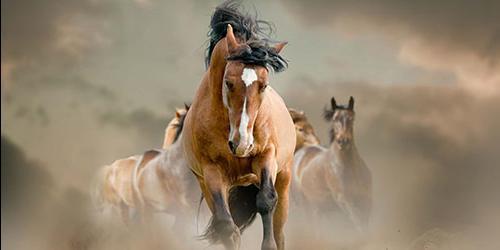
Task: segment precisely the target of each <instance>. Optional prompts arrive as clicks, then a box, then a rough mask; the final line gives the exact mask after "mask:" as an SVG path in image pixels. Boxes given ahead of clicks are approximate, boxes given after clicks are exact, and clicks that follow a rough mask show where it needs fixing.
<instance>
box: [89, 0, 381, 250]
mask: <svg viewBox="0 0 500 250" xmlns="http://www.w3.org/2000/svg"><path fill="white" fill-rule="evenodd" d="M239 9H240V8H239V4H238V3H237V2H235V1H227V2H224V3H222V4H221V5H219V6H218V7H216V9H215V12H214V13H213V15H212V19H211V22H210V31H209V33H208V35H209V43H208V49H207V56H206V66H207V69H206V72H205V74H204V76H203V78H202V81H201V83H200V85H199V87H198V89H197V91H196V94H195V96H194V98H193V100H192V103H191V105H190V106H187V105H186V106H185V107H184V108H182V109H177V110H176V112H175V116H174V118H173V119H172V120H171V121H170V123H169V124H168V125H167V128H166V130H165V137H164V144H163V147H162V149H151V150H147V151H145V152H144V153H142V154H138V155H134V156H130V157H128V158H123V159H119V160H116V161H114V162H113V163H112V164H111V165H108V166H104V167H103V168H101V169H100V174H99V182H98V185H96V186H95V187H94V195H93V197H94V201H95V203H96V205H97V207H98V208H99V209H100V210H101V211H103V212H106V211H107V212H109V213H113V214H118V215H120V216H121V218H122V219H123V222H124V223H125V224H130V223H132V221H131V220H133V222H137V221H147V220H149V219H150V218H151V217H153V216H154V214H155V213H158V212H163V213H168V214H170V215H173V216H174V217H175V224H176V226H179V227H182V226H184V225H186V223H187V221H189V220H190V219H192V218H193V216H195V215H196V211H197V209H198V210H199V206H200V205H201V202H202V200H205V202H206V205H207V206H208V208H209V209H210V212H211V214H212V218H211V219H210V222H209V225H208V226H207V229H206V231H205V232H204V233H203V235H202V237H203V238H205V239H207V240H209V241H210V242H211V243H221V244H223V245H224V247H225V248H226V249H238V248H239V245H240V235H241V233H242V232H243V230H244V229H245V228H246V227H248V226H249V225H250V224H251V223H252V222H253V220H254V219H255V218H256V214H257V213H258V214H260V217H261V220H262V224H263V241H262V249H284V242H285V241H284V227H285V222H286V221H287V218H288V214H289V204H290V203H292V204H296V205H300V206H301V207H303V208H304V209H306V210H307V211H309V212H310V214H311V216H312V218H314V217H317V215H321V214H322V213H328V212H329V211H334V210H336V211H341V212H342V213H343V214H345V215H346V216H347V217H348V218H349V219H350V221H351V222H352V224H353V225H354V226H355V227H356V228H358V229H359V230H364V228H366V226H367V224H368V221H369V216H370V210H371V203H372V201H371V185H372V184H371V174H370V171H369V169H368V168H367V167H366V165H365V163H364V162H363V160H362V158H361V157H360V155H359V153H358V151H357V149H356V146H355V143H354V132H353V127H354V116H355V112H354V99H353V98H352V97H351V98H350V100H349V103H348V104H347V105H338V104H337V103H336V101H335V99H334V98H332V99H331V105H330V107H329V108H327V109H326V110H325V111H324V118H325V120H326V121H327V122H329V123H330V127H331V130H330V143H329V145H328V146H327V147H324V146H322V145H320V140H319V139H318V137H317V136H316V134H315V132H314V129H313V127H312V125H311V124H310V123H309V122H308V120H307V117H306V115H305V114H304V112H303V111H299V110H295V109H289V108H287V106H286V105H285V103H284V101H283V99H282V98H281V97H280V96H279V94H278V93H277V92H276V91H275V90H274V89H273V88H272V87H271V86H269V72H272V71H274V72H280V71H283V70H285V69H286V67H287V62H286V60H285V59H284V58H283V57H281V56H280V54H279V53H280V52H281V50H282V49H283V48H284V47H285V45H286V43H284V42H274V41H272V40H270V39H268V35H267V34H266V33H265V32H264V31H265V30H266V28H269V27H270V26H269V24H268V23H267V22H265V21H262V20H257V19H256V17H254V16H252V15H248V14H246V13H242V12H241V11H240V10H239ZM200 195H201V199H200ZM289 199H291V200H292V201H293V202H290V201H289Z"/></svg>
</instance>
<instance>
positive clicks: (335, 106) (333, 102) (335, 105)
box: [330, 96, 337, 110]
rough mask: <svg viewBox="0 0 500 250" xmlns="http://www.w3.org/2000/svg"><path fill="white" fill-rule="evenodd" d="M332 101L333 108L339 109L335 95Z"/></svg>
mask: <svg viewBox="0 0 500 250" xmlns="http://www.w3.org/2000/svg"><path fill="white" fill-rule="evenodd" d="M330 103H331V104H332V110H335V109H337V102H336V101H335V97H333V96H332V99H331V100H330Z"/></svg>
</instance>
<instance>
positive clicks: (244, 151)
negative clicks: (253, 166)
mask: <svg viewBox="0 0 500 250" xmlns="http://www.w3.org/2000/svg"><path fill="white" fill-rule="evenodd" d="M227 144H228V146H229V150H230V151H231V153H233V155H235V156H236V157H247V156H248V155H249V153H250V152H251V151H252V149H253V144H250V145H242V144H240V143H235V142H234V141H231V140H230V141H228V143H227Z"/></svg>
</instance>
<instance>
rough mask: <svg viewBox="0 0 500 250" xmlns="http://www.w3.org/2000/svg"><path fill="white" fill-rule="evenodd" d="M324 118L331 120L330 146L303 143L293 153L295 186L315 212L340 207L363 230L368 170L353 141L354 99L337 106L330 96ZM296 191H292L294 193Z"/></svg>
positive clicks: (366, 214) (369, 201)
mask: <svg viewBox="0 0 500 250" xmlns="http://www.w3.org/2000/svg"><path fill="white" fill-rule="evenodd" d="M331 105H332V109H331V110H328V109H327V110H325V113H324V114H325V115H324V117H325V119H326V120H327V121H329V122H331V125H332V128H331V130H330V147H329V148H323V147H321V146H319V145H313V146H305V147H303V148H302V149H300V150H298V151H297V153H296V154H295V162H294V176H293V179H294V186H296V188H294V191H295V190H298V191H299V194H297V196H299V197H302V198H303V202H305V203H306V206H307V207H308V208H310V209H312V210H313V212H314V213H324V212H327V211H329V210H332V209H333V210H335V209H338V208H340V209H341V211H343V212H344V213H346V214H347V216H348V217H349V218H350V219H351V220H352V222H353V223H354V226H355V227H356V228H357V229H359V230H363V228H364V227H365V226H366V225H367V223H368V220H369V216H370V211H371V206H372V180H371V172H370V170H369V169H368V168H367V167H366V165H365V163H364V161H363V159H361V157H360V155H359V153H358V150H357V148H356V145H355V143H354V114H355V113H354V99H353V98H352V97H351V98H350V100H349V104H348V105H347V106H339V105H337V104H336V102H335V98H333V97H332V99H331ZM294 195H295V194H294Z"/></svg>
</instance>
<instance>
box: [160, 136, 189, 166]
mask: <svg viewBox="0 0 500 250" xmlns="http://www.w3.org/2000/svg"><path fill="white" fill-rule="evenodd" d="M181 137H182V134H180V135H179V138H177V140H176V141H175V142H173V143H172V144H171V145H170V146H169V147H168V148H167V149H165V151H164V159H163V164H161V166H162V168H164V170H167V171H170V170H172V169H173V168H177V167H178V166H180V165H182V164H179V162H180V161H182V160H183V159H184V154H183V152H184V151H183V147H182V139H181Z"/></svg>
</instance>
